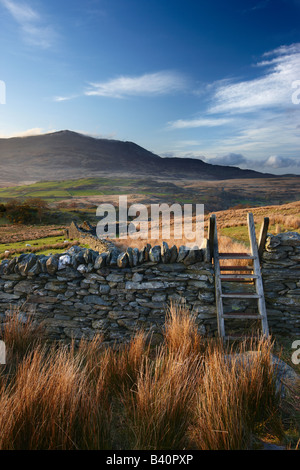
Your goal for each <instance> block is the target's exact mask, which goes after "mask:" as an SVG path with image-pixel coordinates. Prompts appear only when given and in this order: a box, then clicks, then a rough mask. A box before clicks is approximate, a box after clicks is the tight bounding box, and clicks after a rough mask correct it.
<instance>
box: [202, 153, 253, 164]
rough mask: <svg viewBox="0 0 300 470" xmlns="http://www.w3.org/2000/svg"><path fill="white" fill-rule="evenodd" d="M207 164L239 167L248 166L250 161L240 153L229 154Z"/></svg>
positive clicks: (213, 159)
mask: <svg viewBox="0 0 300 470" xmlns="http://www.w3.org/2000/svg"><path fill="white" fill-rule="evenodd" d="M207 163H212V164H213V165H226V166H237V165H243V164H247V163H248V160H247V159H246V158H245V157H244V155H242V154H240V153H228V154H227V155H223V156H222V157H215V158H210V159H209V160H208V159H207Z"/></svg>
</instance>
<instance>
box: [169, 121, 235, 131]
mask: <svg viewBox="0 0 300 470" xmlns="http://www.w3.org/2000/svg"><path fill="white" fill-rule="evenodd" d="M231 121H232V119H229V118H215V119H212V118H200V119H186V120H185V119H178V120H177V121H171V122H168V128H169V129H192V128H196V127H216V126H223V125H224V124H228V123H229V122H231Z"/></svg>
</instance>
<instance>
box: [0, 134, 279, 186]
mask: <svg viewBox="0 0 300 470" xmlns="http://www.w3.org/2000/svg"><path fill="white" fill-rule="evenodd" d="M0 169H1V171H0V182H4V181H5V182H11V183H20V182H24V181H27V182H30V181H45V180H48V181H49V180H64V179H71V178H83V177H89V176H93V177H97V176H102V175H107V174H110V175H123V176H125V175H131V176H152V177H153V176H154V177H155V176H163V177H168V176H169V177H172V178H174V177H176V178H193V179H204V180H222V179H232V178H266V177H272V176H273V175H271V174H268V173H259V172H257V171H253V170H241V169H240V168H237V167H232V166H221V165H211V164H209V163H205V162H203V161H202V160H198V159H192V158H162V157H159V156H158V155H155V154H154V153H152V152H149V151H148V150H146V149H144V148H143V147H140V146H139V145H137V144H135V143H133V142H122V141H118V140H109V139H95V138H93V137H89V136H86V135H83V134H78V133H76V132H72V131H68V130H65V131H59V132H54V133H51V134H44V135H38V136H31V137H16V138H9V139H0Z"/></svg>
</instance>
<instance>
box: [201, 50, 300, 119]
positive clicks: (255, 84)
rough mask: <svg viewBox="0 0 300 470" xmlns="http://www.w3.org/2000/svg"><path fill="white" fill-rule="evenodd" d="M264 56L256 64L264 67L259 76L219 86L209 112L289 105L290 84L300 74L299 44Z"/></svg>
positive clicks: (240, 110)
mask: <svg viewBox="0 0 300 470" xmlns="http://www.w3.org/2000/svg"><path fill="white" fill-rule="evenodd" d="M264 58H266V60H264V61H262V62H259V63H257V64H256V66H258V67H266V68H267V70H266V72H265V73H264V74H263V75H262V76H260V77H258V78H255V79H253V80H245V81H240V82H237V83H229V84H225V85H221V86H220V87H218V88H217V90H216V92H215V93H214V95H213V97H212V102H213V104H212V105H211V107H210V109H209V112H210V113H224V112H247V111H255V110H257V109H259V108H270V107H278V106H279V107H282V106H286V107H287V106H290V105H291V102H292V101H291V98H292V91H293V90H292V83H293V82H294V81H295V80H297V79H299V77H300V43H297V44H292V45H290V46H281V47H279V48H277V49H275V50H274V51H271V52H268V53H266V54H264Z"/></svg>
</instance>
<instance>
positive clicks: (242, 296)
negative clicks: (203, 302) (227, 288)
mask: <svg viewBox="0 0 300 470" xmlns="http://www.w3.org/2000/svg"><path fill="white" fill-rule="evenodd" d="M221 297H222V298H224V299H260V297H261V296H260V295H258V294H248V293H246V292H232V293H231V294H221Z"/></svg>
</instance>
